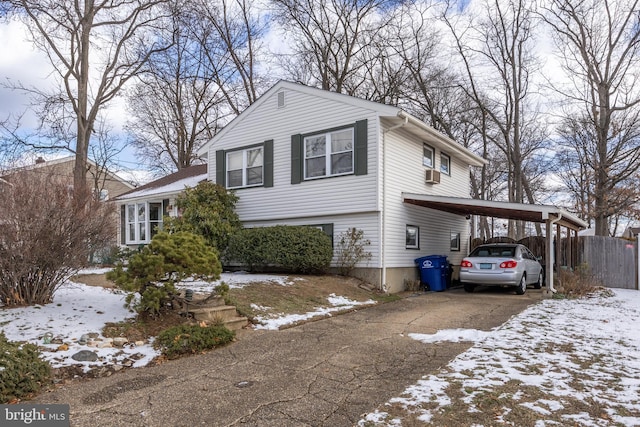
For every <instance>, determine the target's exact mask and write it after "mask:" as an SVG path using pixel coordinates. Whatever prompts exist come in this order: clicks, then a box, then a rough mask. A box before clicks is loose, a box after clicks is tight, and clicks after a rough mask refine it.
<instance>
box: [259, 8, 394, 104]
mask: <svg viewBox="0 0 640 427" xmlns="http://www.w3.org/2000/svg"><path fill="white" fill-rule="evenodd" d="M272 3H273V5H274V15H275V16H276V17H277V18H278V20H279V21H280V23H281V25H283V26H286V28H287V33H288V34H291V40H290V44H291V46H292V47H291V49H292V51H293V54H292V57H289V58H285V59H286V60H285V61H283V66H284V68H285V69H286V71H287V72H288V73H289V74H290V76H291V78H292V79H293V80H296V81H299V82H301V83H305V84H309V85H312V86H319V87H321V88H322V89H325V90H331V91H334V92H338V93H346V94H348V95H355V96H363V97H368V98H371V97H372V96H375V95H372V93H371V90H370V87H367V88H361V85H362V84H363V82H365V81H366V78H365V75H366V72H367V65H368V64H369V65H370V62H369V61H370V60H371V59H372V58H374V57H375V56H376V55H375V54H374V55H371V50H370V49H368V48H370V47H371V46H380V45H381V43H382V40H383V39H382V38H380V34H381V31H382V29H383V28H385V27H386V25H387V24H388V23H389V22H391V21H393V19H394V18H393V15H394V11H395V8H396V6H397V5H398V4H400V3H401V2H400V1H388V0H387V1H385V0H364V1H362V0H272ZM378 70H380V69H378ZM368 71H369V72H370V71H371V69H369V70H368Z"/></svg>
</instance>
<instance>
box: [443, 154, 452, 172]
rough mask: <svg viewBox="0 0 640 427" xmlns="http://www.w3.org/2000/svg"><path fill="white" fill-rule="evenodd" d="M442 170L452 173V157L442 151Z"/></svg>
mask: <svg viewBox="0 0 640 427" xmlns="http://www.w3.org/2000/svg"><path fill="white" fill-rule="evenodd" d="M440 172H442V173H443V174H445V175H451V157H449V156H448V155H446V154H444V153H440Z"/></svg>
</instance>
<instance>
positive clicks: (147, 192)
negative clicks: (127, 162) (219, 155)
mask: <svg viewBox="0 0 640 427" xmlns="http://www.w3.org/2000/svg"><path fill="white" fill-rule="evenodd" d="M206 179H207V165H206V164H202V165H195V166H190V167H188V168H184V169H181V170H179V171H178V172H175V173H172V174H171V175H167V176H165V177H163V178H160V179H157V180H155V181H152V182H150V183H148V184H145V185H142V186H140V187H138V188H136V189H135V190H132V191H129V192H128V193H125V194H122V195H120V196H119V197H117V198H116V200H115V201H116V203H117V204H118V206H119V208H118V209H119V212H120V227H119V233H118V234H119V238H118V239H119V240H118V241H119V242H120V244H122V245H127V246H131V247H136V246H139V245H144V244H147V243H149V242H150V241H151V239H152V238H153V236H154V235H155V234H156V233H157V232H158V230H161V229H162V221H163V217H165V216H176V215H177V214H178V209H177V208H176V204H175V200H176V197H177V196H178V195H179V194H180V193H181V192H182V191H183V190H184V189H185V187H195V186H196V185H197V184H198V183H199V182H200V181H204V180H206Z"/></svg>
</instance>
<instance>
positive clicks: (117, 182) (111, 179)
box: [0, 156, 134, 262]
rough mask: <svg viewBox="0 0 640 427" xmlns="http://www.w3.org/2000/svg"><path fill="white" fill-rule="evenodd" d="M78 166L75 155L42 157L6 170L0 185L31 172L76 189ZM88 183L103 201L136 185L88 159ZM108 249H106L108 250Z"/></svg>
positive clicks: (99, 256) (96, 257)
mask: <svg viewBox="0 0 640 427" xmlns="http://www.w3.org/2000/svg"><path fill="white" fill-rule="evenodd" d="M74 166H75V157H73V156H69V157H63V158H60V159H55V160H48V161H45V160H44V159H42V158H41V157H39V158H38V159H37V160H36V162H35V163H34V164H31V165H28V166H23V167H19V168H15V169H10V170H8V171H5V172H4V173H3V175H2V176H1V177H0V185H1V184H2V183H3V182H8V183H9V184H10V183H11V182H12V181H14V180H17V179H20V177H21V176H24V175H25V174H29V173H37V174H42V175H43V176H45V177H47V178H51V179H58V180H60V182H61V183H63V184H66V185H68V186H69V188H70V189H71V188H73V169H74ZM87 167H88V169H87V185H88V186H89V188H90V189H91V190H92V192H93V194H94V196H95V197H96V198H97V199H98V200H101V201H108V200H112V199H113V198H114V197H117V196H118V195H120V194H123V193H125V192H128V191H131V190H132V189H133V188H134V186H133V184H131V183H130V182H128V181H126V180H124V179H122V178H120V177H119V176H118V175H116V174H114V173H111V172H109V171H107V170H104V169H101V168H99V167H98V166H97V165H96V164H95V163H94V162H93V161H91V160H88V161H87ZM113 221H114V224H115V222H116V221H117V214H114V218H113ZM117 242H118V241H117V240H116V239H115V236H114V239H113V241H111V242H108V243H107V245H108V246H111V247H112V246H115V245H117ZM105 251H106V252H105ZM109 251H110V248H109V247H105V248H103V249H101V250H96V251H95V252H94V253H93V254H92V255H91V260H90V261H91V262H97V261H99V260H100V259H102V256H103V255H105V254H108V253H109Z"/></svg>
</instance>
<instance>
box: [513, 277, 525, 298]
mask: <svg viewBox="0 0 640 427" xmlns="http://www.w3.org/2000/svg"><path fill="white" fill-rule="evenodd" d="M525 292H527V278H526V277H525V275H524V274H523V275H522V277H521V278H520V284H519V285H518V286H517V287H516V294H517V295H524V293H525Z"/></svg>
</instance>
